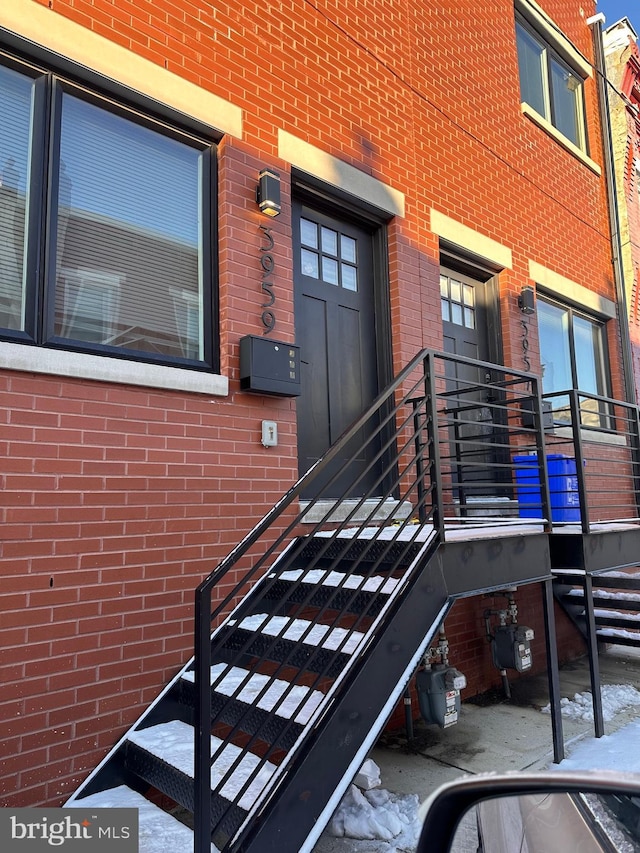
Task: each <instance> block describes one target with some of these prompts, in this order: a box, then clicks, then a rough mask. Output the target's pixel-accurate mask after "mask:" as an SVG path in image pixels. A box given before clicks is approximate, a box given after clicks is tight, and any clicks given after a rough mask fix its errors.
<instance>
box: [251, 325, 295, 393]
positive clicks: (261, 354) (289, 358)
mask: <svg viewBox="0 0 640 853" xmlns="http://www.w3.org/2000/svg"><path fill="white" fill-rule="evenodd" d="M240 387H241V388H242V390H243V391H255V392H256V393H258V394H275V395H277V396H280V397H298V396H300V347H297V346H294V345H293V344H285V343H283V342H282V341H273V340H270V339H269V338H260V337H258V336H257V335H247V336H246V337H244V338H240Z"/></svg>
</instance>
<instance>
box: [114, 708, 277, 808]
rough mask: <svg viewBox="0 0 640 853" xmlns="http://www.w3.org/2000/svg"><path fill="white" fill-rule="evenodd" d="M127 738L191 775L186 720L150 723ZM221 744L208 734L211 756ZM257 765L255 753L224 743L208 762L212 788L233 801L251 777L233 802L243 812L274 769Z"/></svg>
mask: <svg viewBox="0 0 640 853" xmlns="http://www.w3.org/2000/svg"><path fill="white" fill-rule="evenodd" d="M128 738H129V740H131V741H132V742H133V743H135V744H137V745H138V746H140V747H141V748H142V749H145V750H146V751H147V752H150V753H151V754H152V755H155V756H157V757H158V758H160V759H161V760H162V761H165V762H166V763H167V764H170V765H171V766H172V767H175V768H177V769H178V770H181V771H182V772H183V773H185V774H186V775H187V776H191V777H193V753H194V748H193V728H192V727H191V726H189V725H187V723H183V722H182V721H181V720H170V721H169V722H168V723H159V724H158V725H157V726H150V727H149V728H147V729H139V730H137V731H135V730H134V731H132V732H130V733H129V735H128ZM221 745H222V741H221V740H220V739H219V738H217V737H214V736H212V737H211V754H212V755H213V753H214V752H215V751H216V750H217V749H218V748H219V747H220V746H221ZM241 754H242V758H241V760H240V761H239V762H238V764H237V765H236V766H235V767H234V769H233V771H232V775H231V776H230V777H229V778H228V779H227V781H226V782H225V783H224V785H223V787H222V788H221V789H220V790H218V787H219V785H220V780H221V779H222V777H223V776H224V775H225V774H226V772H227V771H228V770H229V768H230V767H231V765H232V764H233V763H234V762H235V761H236V759H237V758H238V756H239V755H241ZM259 765H260V758H258V756H257V755H254V754H253V753H251V752H244V750H242V749H240V747H238V746H235V744H232V743H229V744H227V745H226V746H225V747H224V749H223V750H222V753H221V754H220V755H218V756H217V757H216V759H215V760H214V762H213V764H212V765H211V788H212V790H214V791H217V793H218V794H220V795H221V796H223V797H225V798H226V799H227V800H232V801H235V798H236V796H237V794H238V792H239V791H240V789H241V788H242V787H243V786H244V784H245V782H246V781H247V780H248V779H251V782H250V784H249V785H248V786H247V788H246V790H245V791H244V793H243V794H242V796H241V797H240V799H239V800H238V801H237V803H236V804H237V805H239V806H240V807H241V808H243V809H245V811H249V810H250V808H251V806H252V805H253V804H254V802H255V801H256V799H257V797H258V796H259V795H260V793H261V792H262V790H263V789H264V787H265V785H266V784H267V782H268V781H269V779H270V778H271V776H272V775H273V774H274V773H275V771H276V769H277V768H276V766H275V765H274V764H271V762H269V761H267V762H265V763H264V765H263V766H262V767H261V768H260V769H259V770H257V768H258V766H259ZM256 771H257V772H256ZM254 776H255V778H254Z"/></svg>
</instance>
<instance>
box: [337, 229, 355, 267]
mask: <svg viewBox="0 0 640 853" xmlns="http://www.w3.org/2000/svg"><path fill="white" fill-rule="evenodd" d="M340 257H341V258H342V260H343V261H350V262H351V263H352V264H355V262H356V241H355V240H354V239H353V237H347V236H346V234H341V235H340Z"/></svg>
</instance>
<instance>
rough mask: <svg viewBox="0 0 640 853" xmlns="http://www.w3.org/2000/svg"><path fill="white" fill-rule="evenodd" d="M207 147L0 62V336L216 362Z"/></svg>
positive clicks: (54, 79)
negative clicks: (213, 358)
mask: <svg viewBox="0 0 640 853" xmlns="http://www.w3.org/2000/svg"><path fill="white" fill-rule="evenodd" d="M212 153H213V151H212V145H211V143H210V142H209V141H206V140H201V139H195V138H194V137H193V136H191V135H190V134H187V133H184V132H181V131H180V129H179V128H175V127H168V126H167V125H166V124H164V123H160V122H158V121H154V120H153V118H152V117H150V116H146V115H140V114H138V113H135V112H133V111H131V110H127V109H125V108H124V107H123V106H121V105H119V104H117V103H114V102H113V101H111V100H107V99H106V98H101V97H100V96H98V95H97V94H96V93H87V92H86V91H85V90H84V89H80V88H78V87H76V86H74V85H72V84H71V83H69V82H67V81H64V80H62V79H60V78H58V77H56V76H55V75H53V74H50V73H48V72H47V71H40V70H39V69H35V68H32V67H30V66H27V65H20V64H18V63H17V62H13V63H12V64H11V65H9V64H7V65H0V334H1V335H3V336H4V337H5V338H12V337H14V338H15V337H18V338H20V337H21V338H23V339H25V338H26V339H30V340H33V341H35V342H36V343H40V344H44V345H48V346H57V347H65V348H70V349H79V350H84V351H98V352H101V353H103V354H105V355H110V354H112V355H129V356H131V357H134V358H138V359H145V360H150V361H158V362H162V363H167V364H172V363H178V364H184V363H185V362H189V363H191V364H193V366H202V367H203V368H204V367H207V366H209V367H212V366H213V364H212V351H213V346H212V335H213V323H212V316H213V310H212V303H213V294H212V288H211V280H212V264H211V245H210V239H209V237H208V234H209V232H210V230H211V229H210V228H209V227H208V211H209V210H210V207H211V199H212V190H211V176H212V165H211V164H212ZM43 211H44V212H45V214H46V215H44V216H43V215H42V212H43ZM42 255H43V256H44V258H45V262H44V265H42V264H39V263H37V259H38V257H39V256H42Z"/></svg>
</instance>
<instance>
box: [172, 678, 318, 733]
mask: <svg viewBox="0 0 640 853" xmlns="http://www.w3.org/2000/svg"><path fill="white" fill-rule="evenodd" d="M249 675H250V673H249V671H248V670H246V669H243V668H242V667H238V666H232V667H231V668H229V666H228V665H227V664H225V663H217V664H214V665H213V666H212V667H211V686H212V687H213V688H214V689H215V690H216V692H218V693H222V694H223V695H224V696H232V697H233V698H234V699H235V700H236V701H238V702H244V703H246V704H248V705H254V704H256V706H257V707H258V708H262V710H264V711H272V712H273V713H274V714H277V715H278V716H280V717H284V718H286V719H291V718H292V717H293V718H294V721H295V722H296V723H300V724H301V725H304V724H305V723H307V722H308V721H309V719H310V717H311V715H312V714H313V712H314V711H315V710H316V708H317V707H318V705H319V704H320V703H321V702H322V700H323V699H324V698H325V696H324V693H322V692H321V691H320V690H312V689H311V688H310V687H305V686H304V685H293V686H292V685H291V683H290V682H289V681H285V680H284V679H281V678H275V679H274V678H272V677H271V676H268V675H263V674H262V673H259V672H256V673H253V674H251V675H250V678H249V679H248V680H247V682H246V684H245V685H244V686H243V687H242V689H241V690H240V692H238V693H237V691H238V688H239V687H240V685H241V684H242V682H243V681H245V679H246V678H247V676H249ZM182 677H183V678H184V679H185V680H186V681H194V680H195V674H194V672H193V670H190V671H188V672H185V673H184V674H183V676H182ZM267 685H269V686H268V687H267ZM265 687H267V689H266V691H265V692H264V694H263V695H262V696H261V697H260V699H259V700H258V702H257V703H256V702H255V699H256V696H257V695H258V694H259V693H260V692H261V691H262V690H263V689H264V688H265ZM287 690H289V692H288V695H287V696H286V697H285V698H284V700H283V701H282V703H281V704H278V702H279V701H280V699H281V698H282V696H283V694H284V693H285V692H286V691H287ZM294 715H295V717H294Z"/></svg>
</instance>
